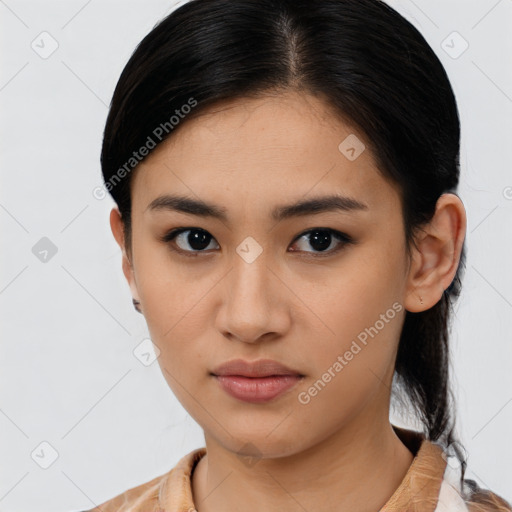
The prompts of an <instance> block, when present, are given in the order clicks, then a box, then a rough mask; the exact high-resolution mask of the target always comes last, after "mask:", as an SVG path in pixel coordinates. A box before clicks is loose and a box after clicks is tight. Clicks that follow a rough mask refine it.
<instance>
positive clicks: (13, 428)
mask: <svg viewBox="0 0 512 512" xmlns="http://www.w3.org/2000/svg"><path fill="white" fill-rule="evenodd" d="M389 3H390V5H392V6H393V7H394V8H395V9H397V10H398V11H399V12H400V13H401V14H402V15H403V16H404V17H406V18H407V19H408V20H409V21H411V22H412V23H413V24H414V25H415V26H416V27H417V28H418V29H419V30H420V32H421V33H422V34H423V35H424V36H425V38H426V39H427V41H428V42H429V44H430V45H431V46H432V47H433V49H434V51H435V52H436V54H437V55H438V56H439V58H440V59H441V61H442V63H443V64H444V66H445V68H446V70H447V73H448V76H449V77H450V80H451V82H452V85H453V88H454V91H455V95H456V98H457V101H458V106H459V112H460V119H461V125H462V141H461V183H460V188H459V195H460V197H461V199H462V200H463V202H464V204H465V206H466V211H467V217H468V229H467V237H466V240H467V242H466V244H467V251H468V259H467V270H466V275H465V279H464V288H463V292H462V296H461V299H460V301H459V303H458V305H457V307H456V317H455V322H454V326H453V332H452V347H453V370H454V375H455V376H454V381H453V385H454V389H455V392H456V396H457V398H458V410H457V422H458V433H459V434H460V436H461V439H462V442H463V443H464V446H465V448H466V450H467V452H468V454H469V468H468V471H467V477H468V478H473V479H475V480H476V481H477V482H478V483H479V484H480V485H482V486H484V487H487V488H491V489H492V490H493V491H494V492H496V493H498V494H501V495H502V496H503V497H504V498H506V499H508V500H512V470H511V469H510V468H511V463H512V441H511V435H510V434H511V432H512V372H511V371H510V366H511V362H512V335H511V331H512V271H511V268H510V263H511V261H512V258H511V254H512V229H511V220H512V170H511V169H512V167H511V164H512V149H511V148H512V126H511V118H512V68H511V65H510V55H512V35H511V34H512V31H511V30H510V28H511V27H512V0H499V1H498V0H478V1H475V0H473V1H468V0H457V1H456V0H449V1H448V0H435V1H434V0H414V1H413V0H400V1H398V0H396V1H391V0H389ZM176 5H178V4H177V3H173V2H170V1H164V0H150V1H149V0H148V1H144V2H143V1H138V2H135V1H126V0H124V1H113V0H102V1H100V0H89V1H86V0H66V1H59V2H57V1H45V2H43V1H40V0H39V1H28V0H27V1H21V0H0V20H1V21H0V24H1V27H0V34H1V38H2V53H1V61H2V62H1V67H0V70H1V71H0V105H1V111H2V116H1V121H0V126H1V137H0V144H1V152H0V154H1V158H2V159H1V166H0V170H1V180H2V181H1V187H0V225H1V233H2V245H1V246H2V250H1V273H0V311H1V316H2V322H1V345H0V347H1V368H0V432H1V435H0V450H1V451H0V460H1V461H2V462H1V464H0V511H2V512H31V511H34V512H36V511H37V512H50V511H52V512H59V511H62V512H66V511H72V510H73V511H74V510H83V509H89V508H92V507H94V506H95V505H97V504H100V503H102V502H103V501H105V500H107V499H109V498H111V497H114V496H115V495H117V494H119V493H120V492H123V491H125V490H127V489H128V488H131V487H134V486H136V485H139V484H142V483H144V482H147V481H148V480H150V479H152V478H154V477H156V476H158V475H161V474H163V473H165V472H167V471H169V469H171V468H172V467H173V466H174V464H175V463H176V462H177V461H178V460H179V459H180V458H181V457H182V456H183V455H185V454H186V453H188V452H189V451H191V450H192V449H194V448H197V447H199V446H203V445H204V438H203V435H202V431H201V429H200V427H199V426H198V425H196V424H195V422H194V421H193V420H192V419H191V418H190V416H189V415H188V414H187V413H186V411H185V410H184V409H183V408H182V407H181V405H180V404H179V402H178V401H177V400H176V398H175V397H174V395H173V394H172V392H171V391H170V389H169V388H168V386H167V383H166V382H165V380H164V378H163V376H162V375H161V373H160V369H159V367H158V362H157V361H155V362H153V364H151V365H148V366H146V365H145V364H143V363H142V362H141V361H140V359H139V358H138V357H137V356H136V354H138V352H137V350H140V348H139V349H138V348H137V347H145V345H140V344H141V343H143V344H144V343H147V342H144V341H143V340H145V339H147V338H148V337H149V336H148V331H147V327H146V324H145V321H144V318H143V316H142V315H140V314H138V313H136V312H135V310H134V309H133V306H132V304H131V294H130V290H129V288H128V285H127V283H126V281H125V279H124V276H123V274H122V271H121V252H120V250H119V248H118V246H117V244H116V243H115V240H114V238H113V236H112V234H111V231H110V225H109V213H110V210H111V208H112V206H113V204H114V203H113V201H112V200H111V198H110V196H107V197H105V198H103V199H97V198H96V197H95V196H94V195H93V190H94V189H95V187H97V186H98V185H101V171H100V164H99V154H100V146H101V138H102V133H103V128H104V123H105V119H106V115H107V111H108V105H109V102H110V99H111V96H112V93H113V90H114V87H115V84H116V82H117V79H118V77H119V75H120V73H121V71H122V69H123V67H124V65H125V64H126V62H127V60H128V58H129V56H130V55H131V53H132V51H133V50H134V48H135V46H136V45H137V44H138V42H139V41H140V40H141V39H142V38H143V37H144V36H145V35H146V34H147V33H148V32H149V31H150V30H151V29H152V27H153V26H154V25H155V24H156V23H157V21H159V20H160V19H161V18H162V17H163V16H165V15H167V14H168V13H170V12H171V11H172V10H173V9H174V8H175V7H176ZM134 351H135V353H134ZM396 423H397V424H403V423H400V421H399V420H398V419H397V420H396Z"/></svg>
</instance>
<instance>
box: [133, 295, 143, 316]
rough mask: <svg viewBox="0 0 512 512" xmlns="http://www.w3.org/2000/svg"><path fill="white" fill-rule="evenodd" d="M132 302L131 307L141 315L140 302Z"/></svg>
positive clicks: (134, 300)
mask: <svg viewBox="0 0 512 512" xmlns="http://www.w3.org/2000/svg"><path fill="white" fill-rule="evenodd" d="M132 302H133V307H134V308H135V309H136V310H137V311H138V312H139V313H142V311H141V309H140V301H138V300H137V299H133V298H132Z"/></svg>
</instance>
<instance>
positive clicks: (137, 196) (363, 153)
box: [132, 93, 398, 211]
mask: <svg viewBox="0 0 512 512" xmlns="http://www.w3.org/2000/svg"><path fill="white" fill-rule="evenodd" d="M365 146H367V145H366V144H365V143H364V136H363V135H362V134H361V133H360V132H359V131H357V130H356V129H355V128H353V127H352V126H351V125H349V124H347V123H346V122H344V121H342V120H341V118H340V117H339V116H337V115H335V114H334V112H333V111H332V109H331V108H330V106H329V105H328V104H327V103H326V102H324V101H323V100H322V99H320V98H318V97H314V96H310V95H304V94H299V93H286V94H279V95H274V96H268V97H262V98H245V99H237V100H233V101H229V102H224V103H222V104H220V105H218V106H216V107H213V108H210V109H208V110H207V111H205V112H202V113H201V114H200V115H199V116H196V117H193V118H191V119H188V120H187V119H186V116H185V119H184V120H183V122H182V125H181V126H178V129H177V130H176V132H175V133H174V134H172V135H171V136H170V137H169V138H168V139H167V140H165V141H164V142H163V143H161V144H160V145H158V146H157V147H156V148H155V149H154V150H153V151H152V153H151V154H150V155H149V156H148V157H146V159H145V160H144V161H143V162H142V163H141V164H139V166H138V167H137V169H136V170H137V172H136V173H135V175H134V176H133V182H132V207H133V209H134V210H136V209H138V210H140V211H143V210H144V209H145V208H146V207H147V205H148V204H149V203H150V202H151V201H152V200H154V198H155V197H156V196H158V195H160V194H162V193H164V192H179V193H181V194H187V195H190V196H196V197H198V198H205V199H206V198H208V199H209V200H210V201H214V202H219V203H221V204H227V203H230V202H232V201H233V204H234V203H236V202H237V201H238V203H240V202H242V203H244V202H245V203H244V204H245V205H246V206H245V207H246V208H248V207H249V206H250V205H252V206H254V207H256V206H257V205H258V204H264V203H268V204H271V203H282V202H283V199H298V198H300V197H303V196H307V195H308V194H312V195H319V194H323V193H326V192H329V193H333V192H335V193H339V194H343V195H347V196H352V197H357V198H358V199H360V200H361V201H364V202H366V203H368V204H374V206H377V205H378V204H380V205H381V206H382V205H383V203H385V202H386V201H387V202H388V203H389V201H394V202H396V200H397V199H398V195H397V194H398V190H397V188H396V187H395V186H394V185H393V184H391V183H389V182H388V180H386V179H385V178H383V176H382V175H381V174H380V172H379V171H378V169H377V167H376V164H375V161H374V158H373V155H372V154H371V152H370V151H369V150H368V148H367V147H365Z"/></svg>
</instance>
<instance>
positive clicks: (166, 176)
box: [110, 92, 466, 512]
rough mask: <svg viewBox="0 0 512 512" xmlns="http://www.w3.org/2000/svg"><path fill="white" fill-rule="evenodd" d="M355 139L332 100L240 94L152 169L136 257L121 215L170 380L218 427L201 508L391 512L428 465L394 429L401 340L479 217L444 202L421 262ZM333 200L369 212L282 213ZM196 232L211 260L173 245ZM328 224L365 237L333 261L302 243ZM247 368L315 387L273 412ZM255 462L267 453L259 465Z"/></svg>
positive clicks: (137, 289)
mask: <svg viewBox="0 0 512 512" xmlns="http://www.w3.org/2000/svg"><path fill="white" fill-rule="evenodd" d="M350 134H355V135H356V136H357V137H358V138H359V139H360V140H361V141H364V136H363V134H360V133H358V132H357V131H356V130H355V129H353V128H351V127H350V126H349V125H347V124H345V123H343V122H342V121H341V120H340V119H339V118H338V117H335V116H334V114H333V112H332V111H331V110H330V109H329V107H328V105H327V104H326V103H324V102H323V101H322V99H320V98H318V97H313V96H309V95H308V96H305V95H302V94H299V93H295V92H287V93H282V94H279V95H274V96H270V95H269V96H266V97H262V98H258V99H254V98H252V99H244V100H236V101H230V102H227V103H225V104H223V105H222V106H219V107H218V108H216V109H215V110H210V111H209V112H208V113H207V114H204V115H201V116H200V117H198V118H195V119H189V120H185V122H183V124H182V125H180V126H179V127H178V129H177V131H176V133H174V134H173V137H172V138H170V139H168V140H167V141H165V142H164V143H163V144H161V145H160V146H157V148H155V150H154V151H153V152H152V153H151V154H150V155H149V156H148V157H147V159H146V160H145V161H144V162H142V163H141V164H140V165H139V166H138V168H137V169H136V171H135V175H134V176H133V183H132V251H131V252H130V251H127V250H126V249H127V248H126V247H125V245H124V239H123V234H122V219H121V217H120V215H119V211H118V210H117V208H114V209H113V210H112V212H111V217H110V222H111V228H112V232H113V234H114V237H115V239H116V240H117V242H118V244H119V246H120V247H121V249H122V251H123V271H124V274H125V276H126V279H127V281H128V283H129V285H130V288H131V292H132V295H133V297H135V298H136V299H138V300H140V302H141V309H142V313H143V314H144V316H145V318H146V321H147V324H148V329H149V331H150V335H151V339H152V340H153V343H154V344H155V345H156V346H157V347H158V349H159V350H160V356H159V358H158V361H159V364H160V367H161V369H162V373H163V375H164V377H165V379H166V380H167V382H168V384H169V386H170V387H171V389H172V390H173V392H174V393H175V394H176V396H177V398H178V399H179V400H180V402H181V403H182V404H183V406H184V407H185V409H186V410H187V411H188V412H189V413H190V415H191V416H192V417H193V418H194V419H195V420H196V421H197V422H198V423H199V425H201V427H202V428H203V430H204V433H205V442H206V447H207V451H208V455H207V456H206V457H204V458H203V459H202V460H201V461H200V462H199V464H198V466H197V468H196V471H195V473H194V477H193V481H192V484H193V494H194V500H195V503H196V504H197V510H199V512H210V511H218V510H231V511H238V510H244V511H245V512H252V511H261V510H287V511H295V510H297V511H303V510H323V511H327V512H328V511H335V510H336V511H339V510H358V511H360V512H364V511H375V510H378V509H379V508H380V507H382V506H383V505H384V504H385V502H386V501H387V500H388V499H389V497H390V496H391V495H392V494H393V492H394V491H395V490H396V488H397V487H398V485H399V483H400V482H401V480H402V479H403V477H404V475H405V473H406V471H407V469H408V467H409V466H410V464H411V462H412V458H413V457H412V454H411V452H410V451H409V450H408V449H407V448H406V447H405V446H404V445H403V444H402V442H401V441H400V440H399V439H398V437H397V436H396V435H395V433H394V431H393V430H392V427H391V425H390V422H389V401H390V387H391V380H392V376H393V370H394V362H395V357H396V351H397V347H398V340H399V336H400V332H401V328H402V324H403V320H404V316H405V310H406V309H407V310H409V311H415V312H418V311H422V310H426V309H428V308H430V307H432V306H433V305H435V304H436V303H437V302H438V301H439V300H440V298H441V295H442V292H443V290H445V289H446V288H447V287H448V286H449V285H450V283H451V281H452V279H453V277H454V275H455V272H456V269H457V266H458V263H459V259H460V251H461V249H462V243H463V240H464V235H465V230H466V216H465V211H464V207H463V205H462V202H461V201H460V199H459V198H458V197H457V196H456V195H454V194H444V195H443V196H441V198H440V199H439V201H438V204H437V210H436V214H435V216H434V218H433V220H432V222H431V223H430V224H429V225H427V226H424V229H423V230H422V231H421V232H420V233H419V234H418V238H417V248H414V249H413V253H412V257H411V259H410V260H409V259H408V258H407V256H406V251H405V236H404V227H403V219H402V213H401V202H400V195H399V191H398V188H397V187H396V186H395V185H394V184H392V183H390V182H389V181H387V180H386V179H384V178H383V177H382V175H381V174H380V173H379V171H378V170H377V168H376V167H375V163H374V160H373V157H372V155H371V153H370V151H369V150H368V149H366V150H364V151H363V152H362V153H361V154H360V155H359V157H358V158H356V159H355V160H354V161H350V160H349V159H348V158H346V157H345V155H344V154H342V152H340V150H339V149H338V145H339V144H340V143H341V142H342V141H343V140H344V139H345V138H346V137H347V136H348V135H350ZM163 193H175V194H180V195H186V196H188V197H192V198H195V199H198V198H200V199H203V200H205V201H208V202H212V203H215V204H216V205H218V206H219V207H224V208H225V209H226V213H227V216H228V219H227V221H226V222H224V221H220V220H217V219H213V218H202V217H198V216H194V215H190V214H185V213H181V212H173V211H150V210H146V208H147V206H148V205H149V203H150V202H151V201H152V200H153V199H155V198H156V197H157V196H159V195H161V194H163ZM332 193H338V194H340V195H345V196H349V197H352V198H355V199H357V200H358V201H361V202H364V203H365V204H366V205H367V206H368V209H367V210H361V211H351V212H343V211H332V212H323V213H319V214H314V215H312V214H311V215H307V216H303V217H297V218H291V219H287V220H282V221H280V222H277V223H276V221H274V220H272V219H271V218H270V211H271V210H272V209H273V208H274V207H275V206H278V205H283V204H289V203H292V202H295V201H298V200H301V199H308V198H312V197H316V196H322V195H328V194H332ZM178 227H187V228H197V229H199V228H200V229H202V230H205V231H207V232H208V233H209V234H210V235H211V236H212V237H213V238H211V243H210V244H209V245H208V248H207V249H206V250H205V251H206V252H204V253H200V254H198V255H197V257H188V256H186V255H183V254H179V253H177V252H174V251H173V250H172V247H177V248H181V249H182V250H184V251H187V250H188V251H190V252H193V251H194V247H191V246H190V244H189V243H188V241H187V235H188V233H185V234H184V235H182V236H180V237H179V241H178V240H177V239H174V241H171V242H167V243H165V242H162V241H161V240H160V239H159V237H162V236H163V235H164V234H165V233H166V232H168V231H169V230H171V229H173V228H178ZM313 228H330V229H334V230H339V231H340V232H342V233H345V234H347V235H349V236H350V237H351V238H352V239H353V241H354V243H349V244H342V243H340V242H337V240H336V238H334V237H333V238H332V243H331V245H330V246H329V249H328V251H334V249H335V248H336V247H339V248H340V250H339V251H337V252H331V254H330V255H329V256H327V257H326V256H323V255H324V254H325V253H323V252H321V251H320V250H318V246H317V245H314V243H313V245H312V244H311V241H308V239H307V237H302V238H301V239H299V240H297V236H298V235H300V234H301V233H303V232H304V231H305V230H307V229H313ZM249 236H250V237H252V238H253V239H254V240H256V242H257V243H258V244H259V246H260V247H261V249H262V252H261V254H260V255H259V256H258V257H257V258H256V259H255V260H254V261H253V262H251V263H248V262H247V261H245V260H244V259H243V258H242V257H241V256H240V255H239V254H238V253H237V251H236V249H237V247H238V246H240V244H241V243H242V242H243V241H244V240H245V239H246V237H249ZM206 243H208V242H206ZM205 245H206V244H205ZM190 252H189V254H190ZM195 252H196V253H197V252H198V251H197V250H195ZM420 297H421V299H422V302H423V304H421V303H420ZM394 303H397V304H398V305H400V306H399V307H401V310H400V311H398V312H396V314H395V315H394V318H393V319H391V320H389V319H388V321H387V322H385V325H384V327H383V328H381V329H380V330H378V334H376V335H374V336H373V338H372V337H369V338H368V343H367V344H366V345H361V344H360V343H359V345H360V346H361V347H362V349H361V350H360V351H359V352H358V353H357V355H354V357H353V358H352V359H351V360H350V361H348V364H346V365H345V366H344V367H343V369H342V370H341V371H339V372H337V373H336V375H335V377H333V378H332V379H331V380H330V382H328V383H327V384H326V385H325V387H323V389H321V391H319V392H318V393H317V394H316V395H315V396H313V397H311V399H310V401H309V402H308V403H307V404H304V403H300V402H299V400H298V395H299V393H301V392H306V391H307V390H308V389H309V388H310V387H311V386H312V385H313V384H314V383H315V382H316V381H318V379H320V378H321V377H322V375H323V374H324V373H325V372H326V371H327V370H328V368H330V367H332V366H333V364H334V363H335V362H336V360H337V358H338V356H340V355H341V356H343V354H345V353H346V352H347V350H349V348H350V347H351V344H352V342H353V341H354V340H356V339H357V336H358V334H360V333H361V332H362V331H364V330H365V328H369V327H370V326H375V325H376V322H377V321H378V320H379V319H381V318H382V317H381V315H383V314H386V311H388V310H389V309H390V308H391V309H392V305H393V304H394ZM235 358H242V359H246V360H250V361H254V360H257V359H260V358H270V359H274V360H276V361H279V362H281V363H283V364H285V365H287V366H289V367H291V368H292V369H295V370H298V371H299V372H300V373H301V374H303V375H304V376H305V377H304V379H303V380H302V381H300V382H299V383H298V384H297V385H296V386H295V387H294V388H292V389H290V390H288V391H287V392H286V393H285V394H283V395H281V396H279V397H278V398H276V399H274V400H272V401H270V402H267V403H264V404H251V403H247V402H243V401H240V400H237V399H235V398H233V397H231V396H229V395H227V394H226V393H225V392H224V391H223V390H222V389H221V387H220V386H219V385H218V382H217V381H216V380H215V378H214V377H212V376H211V375H210V372H212V371H213V369H214V368H215V367H216V366H218V365H219V364H221V363H223V362H225V361H228V360H231V359H235ZM302 396H304V395H302ZM244 455H256V458H255V459H253V463H252V464H247V460H246V459H245V458H244V457H243V456H244Z"/></svg>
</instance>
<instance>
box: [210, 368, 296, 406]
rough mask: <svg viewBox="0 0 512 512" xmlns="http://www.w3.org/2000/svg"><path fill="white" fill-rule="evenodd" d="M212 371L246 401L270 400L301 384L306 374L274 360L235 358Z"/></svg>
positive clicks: (223, 385) (231, 390) (224, 386)
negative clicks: (250, 360) (252, 360)
mask: <svg viewBox="0 0 512 512" xmlns="http://www.w3.org/2000/svg"><path fill="white" fill-rule="evenodd" d="M212 375H213V376H214V377H215V380H217V382H218V383H219V384H220V386H221V388H222V389H223V390H224V391H225V392H226V393H227V394H228V395H230V396H232V397H233V398H236V399H238V400H242V401H244V402H252V403H261V402H268V401H270V400H273V399H274V398H277V397H278V396H279V395H282V394H283V393H284V392H285V391H288V390H289V389H291V388H293V387H294V386H295V385H296V384H298V383H299V382H300V381H301V380H302V378H303V377H304V375H302V374H301V373H300V372H298V371H297V370H293V369H291V368H288V367H287V366H285V365H283V364H281V363H278V362H277V361H273V360H272V359H260V360H259V361H254V362H248V361H244V360H243V359H235V360H232V361H228V362H227V363H224V364H221V365H220V366H218V367H217V368H216V369H215V370H214V372H212Z"/></svg>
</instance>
